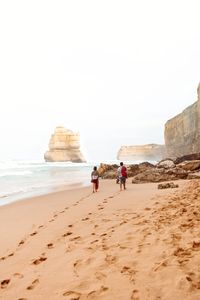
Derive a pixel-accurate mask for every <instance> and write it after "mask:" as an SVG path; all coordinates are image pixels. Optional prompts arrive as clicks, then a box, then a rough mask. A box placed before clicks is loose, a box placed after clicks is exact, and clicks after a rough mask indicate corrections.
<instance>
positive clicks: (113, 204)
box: [0, 180, 200, 300]
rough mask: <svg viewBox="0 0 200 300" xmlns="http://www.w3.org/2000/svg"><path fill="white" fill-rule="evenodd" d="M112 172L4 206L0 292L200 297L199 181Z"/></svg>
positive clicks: (12, 297) (7, 297) (18, 296)
mask: <svg viewBox="0 0 200 300" xmlns="http://www.w3.org/2000/svg"><path fill="white" fill-rule="evenodd" d="M178 184H179V188H178V189H167V190H158V189H157V184H154V183H148V184H137V185H133V184H131V183H128V185H127V190H126V191H123V192H119V186H118V185H116V184H115V181H114V180H105V181H103V180H102V181H101V182H100V190H99V192H98V193H95V194H92V193H91V188H88V187H86V188H81V189H76V190H72V191H69V190H68V191H62V192H57V193H53V194H49V195H45V196H40V197H35V198H32V199H27V200H22V201H18V202H15V203H12V204H9V205H6V206H2V207H0V245H1V247H0V283H1V288H0V299H3V300H32V299H34V300H36V299H37V300H46V299H51V300H54V299H63V300H64V299H66V300H85V299H94V300H95V299H99V300H100V299H105V300H107V299H109V300H118V299H120V300H122V299H124V300H129V299H130V300H151V299H152V300H159V299H163V300H175V299H176V300H177V299H186V300H197V299H200V267H199V251H200V234H199V224H200V210H199V206H200V204H199V195H200V193H199V192H200V183H199V182H198V181H195V180H193V181H178Z"/></svg>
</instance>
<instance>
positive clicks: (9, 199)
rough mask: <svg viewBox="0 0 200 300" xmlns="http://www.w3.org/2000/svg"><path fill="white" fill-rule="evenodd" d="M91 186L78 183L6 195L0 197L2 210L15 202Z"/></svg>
mask: <svg viewBox="0 0 200 300" xmlns="http://www.w3.org/2000/svg"><path fill="white" fill-rule="evenodd" d="M89 186H90V183H88V184H87V183H82V182H77V183H72V184H68V185H64V184H60V185H57V186H54V187H51V188H47V187H43V188H40V189H37V190H35V191H27V192H16V193H13V194H10V195H5V196H2V197H0V208H1V207H2V206H4V205H9V204H11V203H13V202H18V201H22V200H26V199H30V198H35V197H40V196H44V195H49V194H52V193H57V192H62V191H68V190H74V189H77V188H78V189H80V188H84V187H89Z"/></svg>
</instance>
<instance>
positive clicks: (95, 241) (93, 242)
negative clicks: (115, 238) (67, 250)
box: [90, 240, 99, 244]
mask: <svg viewBox="0 0 200 300" xmlns="http://www.w3.org/2000/svg"><path fill="white" fill-rule="evenodd" d="M98 241H99V240H94V241H92V242H91V243H90V244H95V243H97V242H98Z"/></svg>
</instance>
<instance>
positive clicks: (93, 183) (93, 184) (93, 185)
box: [92, 181, 95, 193]
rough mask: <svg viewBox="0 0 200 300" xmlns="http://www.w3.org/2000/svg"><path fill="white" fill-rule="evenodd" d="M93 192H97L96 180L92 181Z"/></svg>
mask: <svg viewBox="0 0 200 300" xmlns="http://www.w3.org/2000/svg"><path fill="white" fill-rule="evenodd" d="M92 187H93V193H94V192H95V182H94V181H92Z"/></svg>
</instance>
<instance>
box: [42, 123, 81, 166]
mask: <svg viewBox="0 0 200 300" xmlns="http://www.w3.org/2000/svg"><path fill="white" fill-rule="evenodd" d="M44 159H45V160H46V161H49V162H56V161H58V162H59V161H60V162H61V161H71V162H85V159H84V157H83V154H82V153H81V151H80V136H79V134H78V133H74V132H73V131H71V130H69V129H66V128H64V127H61V126H60V127H56V129H55V132H54V134H52V136H51V139H50V142H49V150H48V151H47V152H46V153H45V154H44Z"/></svg>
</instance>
